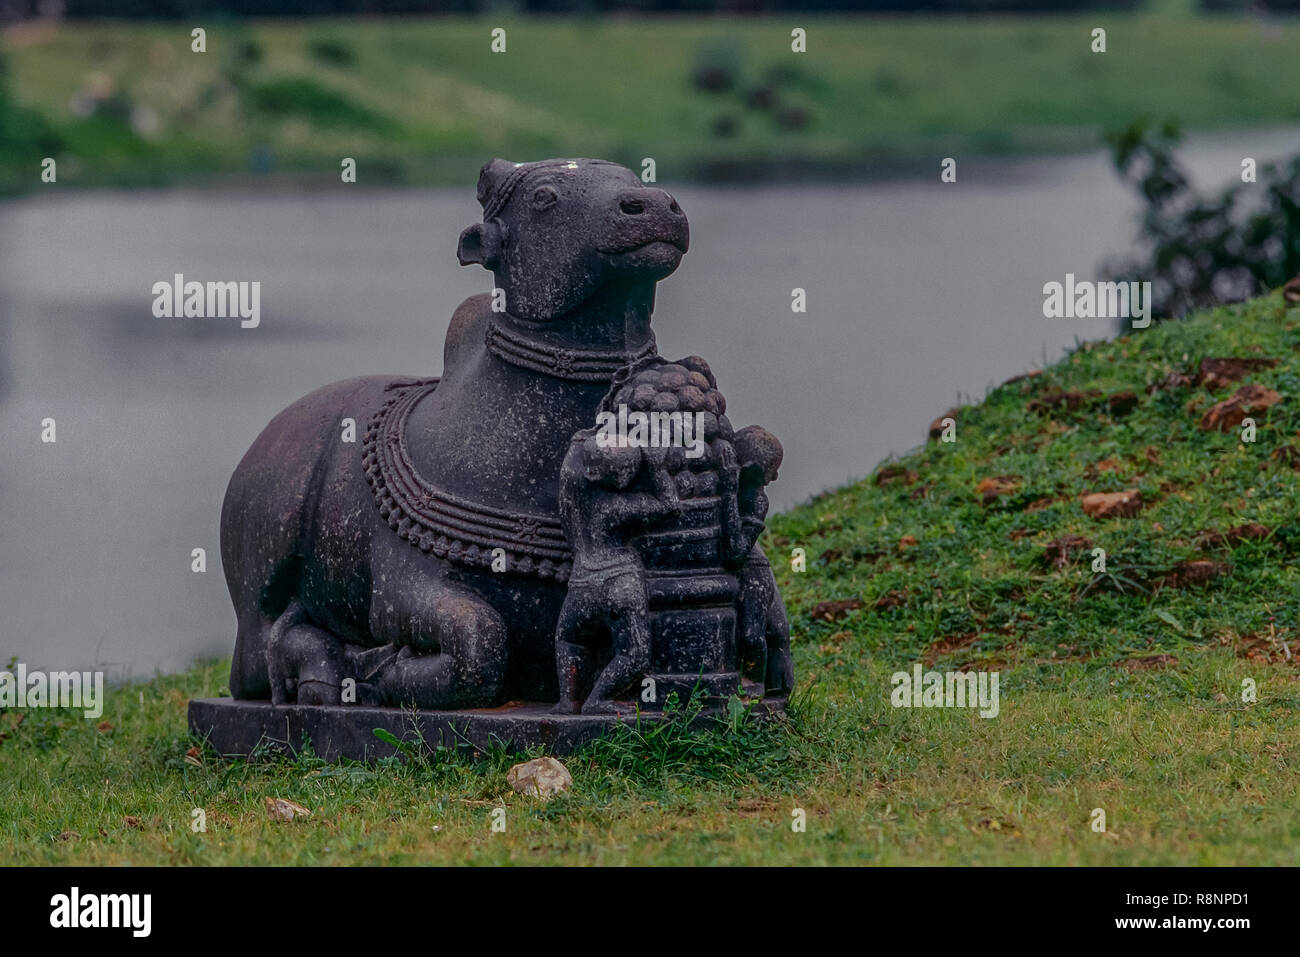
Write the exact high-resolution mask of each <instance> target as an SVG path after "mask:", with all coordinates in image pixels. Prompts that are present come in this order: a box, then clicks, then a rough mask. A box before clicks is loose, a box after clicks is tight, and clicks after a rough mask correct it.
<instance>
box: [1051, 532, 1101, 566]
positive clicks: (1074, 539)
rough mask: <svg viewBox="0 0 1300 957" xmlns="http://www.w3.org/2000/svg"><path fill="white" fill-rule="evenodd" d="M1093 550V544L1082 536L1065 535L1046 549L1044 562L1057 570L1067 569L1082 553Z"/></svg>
mask: <svg viewBox="0 0 1300 957" xmlns="http://www.w3.org/2000/svg"><path fill="white" fill-rule="evenodd" d="M1090 548H1092V542H1090V541H1088V539H1086V538H1084V537H1083V536H1082V535H1063V536H1061V537H1060V538H1058V539H1056V540H1054V541H1050V542H1048V543H1047V545H1046V546H1045V547H1044V551H1043V560H1044V561H1045V562H1047V563H1048V564H1049V565H1053V566H1055V567H1056V568H1065V567H1066V566H1067V565H1069V564H1070V562H1072V561H1074V558H1075V556H1076V555H1078V554H1079V553H1080V552H1084V551H1087V550H1088V549H1090Z"/></svg>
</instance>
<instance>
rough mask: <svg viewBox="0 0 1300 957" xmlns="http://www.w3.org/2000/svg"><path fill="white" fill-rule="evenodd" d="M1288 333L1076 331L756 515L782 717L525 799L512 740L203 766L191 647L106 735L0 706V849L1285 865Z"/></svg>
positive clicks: (1277, 303) (400, 857) (1296, 792)
mask: <svg viewBox="0 0 1300 957" xmlns="http://www.w3.org/2000/svg"><path fill="white" fill-rule="evenodd" d="M1298 350H1300V310H1295V309H1293V310H1292V311H1290V312H1288V311H1287V310H1286V308H1285V307H1284V305H1283V302H1282V300H1281V297H1280V296H1273V297H1270V298H1266V299H1263V300H1259V301H1256V302H1253V303H1249V304H1246V305H1244V306H1240V307H1232V308H1224V309H1220V310H1217V311H1215V312H1212V313H1208V314H1201V315H1198V316H1195V317H1193V318H1191V319H1189V320H1188V321H1185V322H1182V323H1178V324H1172V325H1166V326H1159V327H1155V328H1152V329H1148V330H1144V331H1142V332H1136V333H1134V334H1132V335H1130V336H1127V337H1124V338H1122V339H1119V340H1117V341H1115V342H1111V343H1105V344H1092V345H1085V346H1083V347H1081V348H1079V349H1078V350H1077V351H1076V352H1075V353H1074V354H1073V355H1072V356H1070V357H1068V358H1067V359H1066V360H1064V361H1062V362H1061V363H1060V364H1058V365H1056V366H1054V367H1052V368H1050V369H1046V370H1044V371H1042V372H1041V373H1039V374H1037V375H1033V376H1030V377H1027V378H1024V379H1021V380H1019V381H1016V382H1012V383H1008V384H1006V385H1004V386H1002V387H1000V388H998V389H996V390H994V391H993V392H992V393H991V394H990V395H989V396H988V397H987V399H986V400H985V401H984V402H983V403H981V404H979V405H977V406H972V407H969V408H963V409H960V410H956V411H955V412H954V413H953V414H952V418H953V419H954V420H955V421H956V441H955V442H951V443H948V442H943V441H942V440H941V439H935V440H932V441H931V442H930V443H929V444H928V445H927V446H926V447H925V448H923V449H922V450H920V451H918V452H916V453H915V454H913V455H910V456H907V457H905V458H903V459H900V460H899V461H897V462H891V463H888V464H887V465H885V466H883V467H882V468H880V469H879V470H878V471H877V472H876V474H875V475H874V476H872V477H871V478H869V479H866V480H864V481H862V482H860V483H858V484H856V485H854V486H851V487H849V488H845V489H842V490H840V491H837V492H833V493H830V494H827V495H824V496H821V497H819V498H817V499H815V500H813V501H812V502H810V503H809V504H807V505H805V506H802V507H800V508H798V509H796V510H794V511H792V512H790V513H788V514H785V515H782V516H779V517H777V518H776V519H775V520H774V521H773V522H772V523H771V524H772V527H771V531H770V533H769V545H770V554H771V556H772V559H773V562H774V564H775V566H776V567H777V569H778V574H779V576H780V578H781V584H782V588H783V590H784V592H785V595H786V598H787V603H788V605H789V608H790V613H791V621H792V624H793V630H794V651H795V659H796V668H797V674H798V676H799V679H800V681H801V690H800V693H799V695H798V697H797V699H796V701H795V702H794V703H793V707H792V711H791V716H790V720H789V721H788V722H787V723H786V724H785V725H783V726H776V727H765V728H756V727H753V726H751V725H749V724H746V723H744V722H740V721H737V722H736V723H735V724H734V726H733V727H732V729H731V730H730V732H728V733H720V734H719V733H706V732H692V731H689V730H687V729H686V728H685V727H684V726H682V725H669V726H668V727H665V728H662V729H658V730H656V731H653V732H637V731H628V732H626V733H624V734H622V735H620V736H618V737H616V738H613V739H611V740H608V741H603V742H599V743H597V744H595V745H593V746H591V747H590V748H588V749H587V750H586V751H584V752H583V753H581V754H579V755H576V756H573V757H571V758H569V759H567V760H566V763H567V764H568V766H569V767H570V769H571V771H572V772H573V777H574V788H573V790H572V791H571V792H570V793H567V794H564V795H561V796H560V797H558V798H556V799H554V800H552V801H551V802H550V803H547V804H541V803H538V802H536V801H534V800H532V799H529V798H524V797H520V796H518V795H515V794H514V793H513V792H511V791H510V789H509V788H508V786H507V784H506V770H507V769H508V767H509V766H510V764H511V763H512V759H511V758H510V757H508V756H507V755H504V754H486V755H453V754H447V755H439V756H438V757H437V758H436V759H434V760H431V761H422V762H405V763H403V762H398V761H390V762H386V763H383V764H381V765H379V766H372V767H360V766H326V765H324V764H323V763H322V762H320V761H319V760H317V759H315V758H314V757H313V756H312V754H311V753H310V750H307V751H304V752H303V753H302V754H301V755H299V756H298V757H297V758H295V759H293V760H286V759H281V758H274V757H270V756H267V757H265V758H258V759H255V760H251V761H237V762H225V761H221V760H219V759H217V758H216V757H215V756H213V755H212V754H210V753H207V752H205V751H204V750H203V749H202V748H201V747H197V746H196V743H195V742H192V741H189V740H187V739H186V737H185V702H186V701H187V700H188V699H189V698H191V697H196V696H207V695H212V694H216V693H218V691H219V690H220V689H222V688H223V687H224V684H225V680H226V677H225V676H226V670H225V669H226V667H227V663H220V662H219V663H208V664H204V665H201V666H199V667H196V668H195V669H194V670H192V671H191V672H189V673H187V674H184V675H177V676H170V677H163V678H158V679H156V680H154V681H152V682H150V683H148V684H146V685H143V686H136V687H129V688H123V689H120V690H118V691H116V692H114V693H113V695H111V696H110V699H109V701H108V704H107V707H106V709H105V713H104V715H103V719H102V721H101V722H100V723H99V724H98V726H96V722H94V721H87V720H85V719H83V718H82V717H81V716H80V715H79V714H76V715H74V714H71V713H69V712H60V711H40V712H29V713H26V714H17V713H13V712H10V713H4V714H0V834H2V835H3V837H4V840H3V841H0V862H4V863H11V862H60V863H79V862H86V863H94V864H112V863H121V862H132V863H142V864H157V863H185V864H201V863H212V864H234V863H252V864H271V863H294V864H313V863H334V864H349V863H353V864H354V863H422V862H430V863H460V862H474V863H487V864H490V863H506V862H529V863H532V862H539V863H540V862H547V863H551V862H553V863H601V864H616V863H625V862H627V863H670V864H698V863H737V864H784V863H789V864H811V863H837V864H846V863H962V864H968V863H990V864H997V863H1002V864H1028V863H1051V864H1139V863H1145V864H1197V863H1203V864H1230V863H1291V862H1293V857H1294V846H1295V842H1296V840H1297V839H1298V838H1300V814H1297V813H1296V812H1297V808H1298V805H1300V776H1298V775H1297V774H1296V770H1297V767H1298V766H1300V718H1298V716H1297V704H1300V685H1297V678H1298V677H1300V669H1297V667H1296V665H1295V658H1294V655H1295V652H1296V651H1300V649H1297V648H1296V647H1295V646H1296V605H1297V600H1296V591H1297V584H1298V583H1300V582H1298V579H1300V573H1298V572H1297V571H1296V570H1295V567H1294V552H1295V550H1296V549H1297V548H1298V547H1300V523H1298V521H1297V514H1300V508H1298V506H1300V491H1297V482H1296V479H1297V474H1296V471H1295V466H1296V465H1297V464H1298V463H1300V440H1298V439H1297V437H1296V433H1297V429H1300V410H1298V409H1297V407H1296V402H1295V397H1296V396H1297V394H1300V378H1298V376H1300V351H1298ZM1226 360H1233V361H1226ZM1243 360H1244V361H1243ZM1234 397H1235V398H1234ZM1247 416H1248V417H1249V418H1251V419H1253V420H1254V422H1255V433H1254V436H1253V438H1254V441H1243V434H1242V429H1243V427H1245V426H1246V423H1245V422H1244V421H1241V422H1238V421H1237V420H1239V419H1244V418H1245V417H1247ZM921 424H923V423H918V425H921ZM1202 426H1204V427H1202ZM1223 429H1227V431H1223ZM1247 437H1248V436H1247ZM1083 495H1102V496H1109V497H1104V498H1100V499H1095V498H1087V499H1084V498H1081V496H1083ZM1085 504H1086V506H1087V510H1086V511H1085ZM1107 512H1109V513H1110V514H1109V516H1108V517H1107V515H1106V513H1107ZM1090 513H1096V514H1090ZM795 548H802V549H803V550H804V553H805V555H806V558H807V568H806V570H805V571H802V572H796V571H793V570H792V569H791V563H790V555H791V552H792V550H793V549H795ZM1094 548H1101V549H1104V551H1105V553H1106V555H1105V570H1104V571H1102V570H1100V565H1098V566H1097V570H1094V562H1096V561H1097V559H1096V557H1095V556H1094V553H1093V549H1094ZM917 662H921V663H922V664H923V666H924V667H927V668H929V667H933V668H934V669H936V670H940V671H948V670H953V669H959V668H963V667H969V668H973V669H975V670H977V671H997V672H999V674H1000V677H1001V682H1000V708H999V711H998V714H997V716H996V717H992V718H982V717H980V716H979V715H978V714H977V712H976V711H975V710H973V709H970V708H903V707H899V708H895V707H893V706H891V703H890V696H891V691H892V689H893V685H892V682H891V677H892V675H893V674H894V673H895V672H899V671H904V672H906V671H910V669H911V668H912V667H913V665H914V664H915V663H917ZM1251 688H1253V692H1254V693H1253V694H1247V693H1244V692H1246V691H1247V690H1248V689H1251ZM276 797H278V798H284V799H288V800H292V801H295V802H298V803H299V804H302V805H303V806H305V807H307V808H309V809H310V810H311V811H312V812H313V813H312V816H311V817H310V818H306V819H300V820H294V821H290V822H282V821H273V820H271V819H270V817H269V816H268V814H267V810H266V806H265V802H266V800H267V799H268V798H276ZM496 808H504V809H505V811H506V816H505V821H506V830H505V831H504V832H494V831H493V830H492V828H491V823H492V814H493V811H494V809H496ZM195 809H202V811H203V812H204V817H205V819H206V825H207V829H206V831H204V832H196V831H195V830H194V829H193V824H194V821H195V816H194V813H195ZM800 810H802V811H803V812H804V816H805V818H806V825H807V826H806V830H803V831H798V830H795V829H793V828H792V826H791V824H792V821H794V820H795V819H796V817H797V812H798V811H800ZM1099 811H1100V812H1104V814H1105V830H1100V829H1098V827H1097V826H1096V825H1097V824H1098V823H1100V820H1101V819H1100V817H1099V813H1098V812H1099Z"/></svg>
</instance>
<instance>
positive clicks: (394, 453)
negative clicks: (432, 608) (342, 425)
mask: <svg viewBox="0 0 1300 957" xmlns="http://www.w3.org/2000/svg"><path fill="white" fill-rule="evenodd" d="M437 387H438V380H437V379H425V380H403V381H398V382H393V383H390V384H389V386H388V387H387V391H388V393H389V394H388V396H387V398H386V399H385V400H384V403H383V405H382V406H380V408H379V410H378V411H377V412H376V413H375V415H374V418H373V419H371V421H370V427H369V428H368V429H367V430H366V436H365V439H364V441H363V442H362V446H361V448H362V454H361V466H362V468H363V469H364V470H365V475H366V482H367V483H368V484H369V485H370V491H371V494H372V495H373V496H374V498H375V504H376V505H378V506H379V514H380V516H381V517H382V518H383V519H384V521H385V522H387V523H388V527H389V528H391V529H393V531H395V532H397V537H398V538H401V539H403V540H405V541H407V542H409V543H410V544H412V545H414V546H415V547H416V548H418V549H420V551H422V552H432V553H433V554H434V555H437V556H438V557H439V558H446V559H450V560H451V561H454V562H459V563H461V564H464V565H472V566H476V567H479V568H491V567H493V562H494V561H495V560H496V558H497V556H498V554H499V553H498V552H497V551H496V550H497V549H501V550H502V551H504V553H505V554H504V557H505V558H506V560H507V564H506V567H507V569H508V570H509V571H510V572H512V573H514V574H516V575H533V576H536V577H538V578H542V579H549V580H552V581H557V582H564V581H567V580H568V578H569V571H570V569H571V568H572V565H573V552H572V550H571V549H570V548H569V544H568V542H567V541H566V540H565V537H564V530H563V528H561V527H560V522H559V519H558V518H557V517H555V516H552V515H544V514H539V513H536V512H525V511H519V510H515V509H506V508H501V507H498V506H492V505H483V504H480V503H478V502H474V501H471V500H470V499H468V498H465V497H463V496H460V495H455V494H452V493H451V492H448V491H447V490H445V489H442V488H439V487H438V486H437V485H435V484H434V483H433V482H431V481H429V480H428V479H427V478H425V477H424V476H423V475H421V474H420V473H419V471H418V470H417V469H416V467H415V463H414V461H412V458H411V450H410V446H409V444H408V442H407V423H408V421H409V420H410V417H411V412H412V410H413V409H414V408H415V407H416V406H417V405H419V403H420V400H421V399H423V398H424V397H425V396H427V395H428V394H429V393H431V392H432V391H433V390H434V389H436V388H437Z"/></svg>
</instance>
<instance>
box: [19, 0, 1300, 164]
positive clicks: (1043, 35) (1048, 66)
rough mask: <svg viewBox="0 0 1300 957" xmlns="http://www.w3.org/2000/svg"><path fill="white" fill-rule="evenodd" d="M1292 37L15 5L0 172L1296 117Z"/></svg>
mask: <svg viewBox="0 0 1300 957" xmlns="http://www.w3.org/2000/svg"><path fill="white" fill-rule="evenodd" d="M203 19H209V18H203ZM796 19H797V21H798V24H797V25H801V26H803V27H804V28H805V29H806V30H807V31H808V52H807V53H805V54H795V53H792V52H791V49H790V29H791V25H792V23H794V21H795V20H796ZM195 25H201V26H203V27H204V28H205V29H206V30H207V52H206V53H194V52H191V49H190V30H191V27H192V26H195ZM498 26H499V27H503V28H505V30H506V52H504V53H493V52H491V50H490V44H491V30H492V29H493V28H495V27H498ZM1096 26H1102V27H1104V28H1106V30H1107V46H1108V50H1107V52H1106V53H1104V54H1095V53H1092V52H1091V50H1090V45H1091V31H1092V29H1093V28H1094V27H1096ZM1297 49H1300V22H1287V21H1278V22H1276V23H1274V24H1272V25H1266V24H1264V23H1262V22H1258V21H1254V20H1248V19H1238V18H1208V17H1195V16H1190V15H1142V14H1120V13H1092V14H1086V15H1083V16H1077V17H1060V18H1056V17H1053V18H1003V17H991V18H981V19H978V20H971V19H958V18H847V17H812V16H800V17H797V18H788V17H787V18H773V19H748V20H744V21H728V20H719V19H714V18H704V17H700V18H666V19H658V18H657V19H653V20H644V19H634V18H605V19H594V18H592V19H535V18H534V19H519V18H495V17H485V18H447V19H427V18H426V19H406V18H390V19H375V20H363V21H355V20H354V21H348V22H346V23H345V22H342V21H329V20H324V21H322V20H312V21H254V22H245V23H237V22H233V21H230V22H224V23H223V22H220V21H211V22H206V23H202V24H190V23H188V22H184V21H182V22H175V23H125V22H123V23H114V22H78V23H73V24H67V23H54V22H50V21H42V22H28V23H24V24H19V25H16V26H12V27H9V28H8V29H6V30H5V32H4V43H3V51H4V53H3V55H4V56H5V57H6V66H7V69H6V73H7V80H6V83H7V86H8V96H7V98H5V97H4V96H3V95H0V186H3V187H5V188H8V189H22V190H26V189H33V188H37V187H38V186H39V185H40V182H39V171H40V159H41V158H42V157H43V156H46V155H54V156H56V157H57V158H59V159H60V164H59V182H60V183H61V184H63V183H66V184H77V185H142V184H159V183H168V182H177V181H187V182H194V181H198V182H203V181H209V180H214V179H222V180H226V179H231V178H240V177H247V176H267V175H270V176H277V175H292V176H294V177H295V178H298V177H301V176H303V175H308V176H320V177H328V178H330V179H335V178H336V177H337V176H338V171H339V165H340V160H341V158H342V157H345V156H351V157H354V158H356V159H357V160H358V164H359V176H358V179H359V181H360V182H362V183H369V184H376V183H383V182H401V183H444V182H457V183H463V182H464V181H465V176H466V172H465V171H466V168H467V167H469V168H471V169H473V168H476V167H477V165H478V164H480V163H482V162H483V160H484V159H485V158H488V157H491V156H494V155H500V156H505V157H509V158H518V159H535V158H538V157H541V156H547V155H556V154H567V155H581V154H586V155H595V156H604V157H609V158H612V159H617V160H621V161H623V162H626V163H632V164H636V165H637V166H638V167H639V165H640V162H641V160H642V158H643V157H654V159H655V160H656V162H657V165H658V172H659V176H660V177H661V178H662V179H669V180H680V179H684V178H709V177H731V178H739V179H752V178H756V177H760V176H767V177H771V176H777V177H790V176H795V175H802V174H820V173H836V174H839V175H845V174H855V173H863V172H870V171H873V170H881V169H886V168H889V167H890V166H891V165H892V164H896V163H898V162H901V161H906V160H911V159H924V160H929V159H931V158H934V159H935V160H936V162H937V158H939V157H942V156H947V155H958V156H960V155H963V154H964V155H970V154H971V153H978V154H1003V153H1026V152H1045V151H1056V150H1073V149H1080V148H1089V147H1092V146H1094V145H1096V144H1097V143H1098V136H1099V133H1100V132H1101V130H1102V129H1103V128H1104V127H1107V126H1111V125H1117V124H1123V123H1125V122H1128V121H1130V120H1131V119H1132V118H1133V117H1135V116H1136V115H1139V114H1143V113H1149V114H1153V115H1158V116H1175V117H1177V118H1178V119H1179V120H1181V121H1182V123H1183V124H1184V126H1185V127H1186V128H1188V129H1192V130H1198V129H1213V128H1227V127H1246V126H1278V125H1283V124H1286V123H1289V122H1294V121H1295V120H1297V119H1300V99H1297V98H1296V96H1295V94H1294V91H1295V90H1296V89H1297V87H1300V56H1297V55H1296V50H1297ZM6 103H8V105H7V106H6ZM6 115H8V117H9V118H8V119H6ZM15 115H17V116H18V117H19V119H17V120H15V119H14V116H15ZM6 130H7V131H8V132H7V133H6V132H5V131H6ZM52 142H53V144H54V145H56V146H57V149H53V148H52V145H51V143H52Z"/></svg>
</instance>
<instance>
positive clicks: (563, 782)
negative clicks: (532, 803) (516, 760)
mask: <svg viewBox="0 0 1300 957" xmlns="http://www.w3.org/2000/svg"><path fill="white" fill-rule="evenodd" d="M506 783H507V784H509V785H510V787H511V789H512V790H513V791H515V792H516V793H517V794H526V795H528V796H529V797H535V798H541V799H542V800H543V801H549V800H550V799H551V798H553V797H554V796H555V795H557V794H559V793H561V792H563V791H567V790H569V789H570V788H571V787H573V775H571V774H570V773H569V769H568V768H566V767H565V766H564V765H563V764H561V763H560V762H559V761H557V760H555V758H551V757H543V758H534V759H533V760H531V761H525V762H524V763H523V764H516V765H515V766H514V767H513V768H511V769H510V770H509V771H508V772H506Z"/></svg>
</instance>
